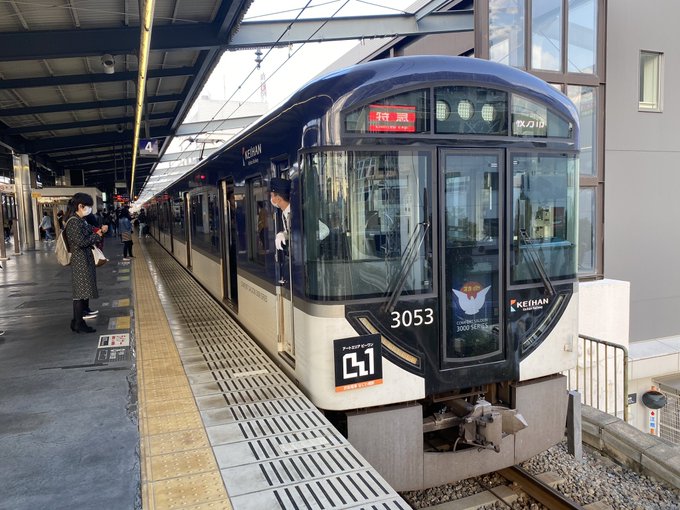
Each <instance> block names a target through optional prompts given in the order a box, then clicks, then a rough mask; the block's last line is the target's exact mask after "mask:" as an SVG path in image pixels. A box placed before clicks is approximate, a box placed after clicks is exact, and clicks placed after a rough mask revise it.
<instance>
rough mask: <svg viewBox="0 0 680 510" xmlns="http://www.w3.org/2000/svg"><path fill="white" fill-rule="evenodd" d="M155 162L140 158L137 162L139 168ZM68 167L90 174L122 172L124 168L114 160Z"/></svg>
mask: <svg viewBox="0 0 680 510" xmlns="http://www.w3.org/2000/svg"><path fill="white" fill-rule="evenodd" d="M153 163H154V162H153V161H145V160H142V159H140V160H139V162H138V163H137V168H138V169H139V168H143V167H146V166H151V165H153ZM68 168H70V169H72V170H83V171H84V172H86V173H90V174H99V173H105V172H107V171H109V170H111V171H114V170H118V172H121V171H122V170H123V169H122V168H121V167H120V165H114V164H113V160H111V161H110V162H109V164H108V165H102V164H101V163H90V164H87V165H69V167H68ZM128 170H129V168H128Z"/></svg>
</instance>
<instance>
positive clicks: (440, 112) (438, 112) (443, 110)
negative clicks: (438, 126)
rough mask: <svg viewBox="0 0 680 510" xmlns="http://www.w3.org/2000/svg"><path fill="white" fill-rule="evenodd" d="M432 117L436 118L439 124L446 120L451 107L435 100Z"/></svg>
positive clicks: (442, 101)
mask: <svg viewBox="0 0 680 510" xmlns="http://www.w3.org/2000/svg"><path fill="white" fill-rule="evenodd" d="M434 115H435V117H437V120H438V121H439V122H442V121H445V120H446V119H448V118H449V115H451V107H450V106H449V103H447V102H446V101H444V100H443V99H437V103H436V106H435V110H434Z"/></svg>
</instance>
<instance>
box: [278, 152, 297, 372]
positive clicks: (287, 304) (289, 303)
mask: <svg viewBox="0 0 680 510" xmlns="http://www.w3.org/2000/svg"><path fill="white" fill-rule="evenodd" d="M289 170H290V168H289V162H288V156H285V157H282V158H277V159H276V160H272V176H273V177H280V178H282V179H287V178H288V177H289V175H288V174H289ZM298 206H299V205H298V204H297V203H295V202H293V201H291V203H290V207H291V209H292V208H294V207H298ZM293 216H294V214H293V213H292V212H291V214H290V215H289V221H288V224H287V225H285V224H284V216H283V212H282V211H280V210H278V209H277V210H276V213H275V232H281V231H288V237H289V240H288V244H287V246H286V247H285V249H283V250H276V266H277V277H278V282H277V285H276V293H277V310H276V316H277V318H278V327H277V330H278V343H279V352H282V353H283V354H285V355H287V356H288V357H290V358H291V359H293V360H294V359H295V332H294V328H293V313H294V307H293V283H292V278H291V274H292V260H291V257H292V256H293V251H294V239H293V237H294V236H295V234H294V233H293V232H294V230H295V228H294V225H293V222H292V221H291V220H292V218H293ZM298 233H299V230H298Z"/></svg>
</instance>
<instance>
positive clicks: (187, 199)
mask: <svg viewBox="0 0 680 510" xmlns="http://www.w3.org/2000/svg"><path fill="white" fill-rule="evenodd" d="M191 212H192V211H191V194H190V193H185V195H184V218H185V224H186V228H185V232H186V242H187V267H188V268H189V269H191V230H192V228H191V226H192V221H193V216H192V215H191Z"/></svg>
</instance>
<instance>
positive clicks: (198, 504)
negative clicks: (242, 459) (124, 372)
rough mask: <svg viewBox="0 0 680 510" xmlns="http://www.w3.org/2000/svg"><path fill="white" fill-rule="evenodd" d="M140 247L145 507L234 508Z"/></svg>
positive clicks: (137, 279) (137, 292)
mask: <svg viewBox="0 0 680 510" xmlns="http://www.w3.org/2000/svg"><path fill="white" fill-rule="evenodd" d="M140 252H142V250H138V252H137V253H138V255H137V257H136V258H135V259H134V264H133V267H134V297H135V332H136V335H135V337H136V345H137V382H138V398H139V433H140V456H141V460H140V465H141V478H142V505H143V508H144V509H145V510H156V509H158V510H161V509H162V510H168V509H175V508H191V509H192V510H201V509H208V508H210V509H214V510H222V509H223V510H232V507H231V503H230V502H229V497H228V495H227V491H226V489H225V487H224V482H223V481H222V477H221V475H220V471H219V468H218V465H217V461H216V460H215V455H214V453H213V450H212V448H211V447H210V443H209V441H208V437H207V435H206V432H205V427H204V426H203V422H202V421H201V416H200V414H199V412H198V408H197V407H196V401H195V400H194V397H193V394H192V393H191V388H190V387H189V381H188V380H187V377H186V374H185V373H184V368H183V367H182V361H181V359H180V357H179V353H178V352H177V347H176V346H175V342H174V340H173V337H172V333H171V332H170V327H169V325H168V321H167V318H166V316H165V312H164V311H163V307H162V305H161V302H160V299H159V298H158V290H157V289H156V286H155V285H154V283H153V280H152V278H151V274H150V272H149V269H148V267H147V265H146V260H145V257H146V253H140Z"/></svg>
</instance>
